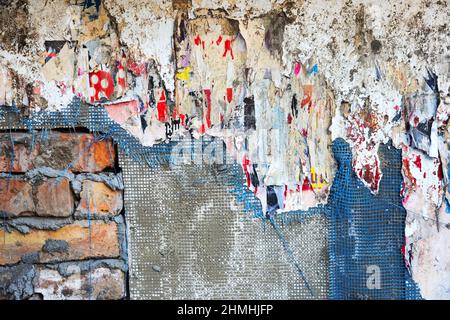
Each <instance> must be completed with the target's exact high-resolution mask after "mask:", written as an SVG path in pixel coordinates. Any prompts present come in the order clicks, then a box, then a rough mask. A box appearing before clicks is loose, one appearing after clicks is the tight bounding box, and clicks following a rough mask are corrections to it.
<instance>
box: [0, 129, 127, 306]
mask: <svg viewBox="0 0 450 320" xmlns="http://www.w3.org/2000/svg"><path fill="white" fill-rule="evenodd" d="M0 141H1V145H0V154H1V156H0V171H1V173H0V213H1V215H2V221H1V223H0V224H1V231H0V238H1V239H2V240H1V241H0V299H44V300H47V299H121V298H125V297H126V278H127V260H126V239H125V224H124V219H123V216H122V208H123V199H122V190H123V183H122V178H121V175H120V173H118V174H116V173H114V171H113V170H114V168H115V166H116V152H115V149H114V146H113V144H112V143H111V141H110V140H102V141H97V138H96V137H94V136H93V135H92V134H86V133H72V132H71V133H67V132H62V133H61V132H57V131H47V130H46V131H35V132H32V133H29V132H26V133H25V132H9V131H8V132H0Z"/></svg>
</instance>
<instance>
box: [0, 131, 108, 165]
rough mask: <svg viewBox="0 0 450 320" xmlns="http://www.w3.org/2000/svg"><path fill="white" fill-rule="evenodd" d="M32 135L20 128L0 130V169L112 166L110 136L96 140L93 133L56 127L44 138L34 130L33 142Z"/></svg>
mask: <svg viewBox="0 0 450 320" xmlns="http://www.w3.org/2000/svg"><path fill="white" fill-rule="evenodd" d="M11 138H12V140H13V141H14V148H12V145H13V144H12V143H11ZM31 138H32V135H31V134H29V133H23V132H13V133H12V134H11V135H10V134H9V133H0V172H9V171H10V169H12V171H13V172H26V171H28V170H30V169H34V168H38V167H51V168H54V169H60V170H64V169H67V168H69V170H71V171H74V172H99V171H103V170H104V169H106V168H111V167H113V166H114V161H115V150H114V147H113V144H112V141H111V140H102V141H97V142H95V140H94V136H93V135H92V134H87V133H61V132H57V131H49V132H48V134H47V138H46V139H44V140H42V139H41V132H36V134H35V142H34V145H33V144H32V143H31V142H32V139H31ZM12 150H14V159H13V163H12V168H11V158H12V155H13V152H12Z"/></svg>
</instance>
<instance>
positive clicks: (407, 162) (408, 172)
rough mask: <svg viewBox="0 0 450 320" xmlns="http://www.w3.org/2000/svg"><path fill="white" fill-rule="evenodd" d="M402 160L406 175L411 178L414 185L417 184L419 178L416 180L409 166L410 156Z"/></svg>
mask: <svg viewBox="0 0 450 320" xmlns="http://www.w3.org/2000/svg"><path fill="white" fill-rule="evenodd" d="M402 162H403V172H404V174H405V176H406V177H408V178H409V180H411V183H412V184H413V186H415V185H416V182H417V180H416V178H414V176H413V175H412V174H411V169H410V167H409V160H408V158H404V159H403V160H402Z"/></svg>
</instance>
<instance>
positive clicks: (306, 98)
mask: <svg viewBox="0 0 450 320" xmlns="http://www.w3.org/2000/svg"><path fill="white" fill-rule="evenodd" d="M312 90H313V87H312V85H304V86H303V99H302V101H301V103H300V106H301V107H302V108H304V107H305V106H308V112H310V111H311V105H312V100H311V96H312Z"/></svg>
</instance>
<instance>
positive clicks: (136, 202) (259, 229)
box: [119, 154, 328, 299]
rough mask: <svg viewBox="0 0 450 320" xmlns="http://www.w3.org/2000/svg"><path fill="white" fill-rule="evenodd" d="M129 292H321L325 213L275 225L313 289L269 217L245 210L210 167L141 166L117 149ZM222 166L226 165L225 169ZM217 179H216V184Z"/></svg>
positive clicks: (233, 295)
mask: <svg viewBox="0 0 450 320" xmlns="http://www.w3.org/2000/svg"><path fill="white" fill-rule="evenodd" d="M119 162H120V166H121V167H122V170H123V178H124V185H125V194H124V201H125V211H126V216H127V221H128V225H129V228H130V230H129V238H130V239H129V244H130V246H129V263H130V298H131V299H219V298H220V299H301V298H303V299H311V298H313V299H325V298H327V297H328V272H327V270H328V251H327V250H328V249H327V227H326V220H325V216H324V215H320V214H317V215H314V216H312V217H309V218H306V219H304V220H303V222H297V223H291V224H289V225H281V224H280V225H279V229H280V230H281V232H282V233H283V237H284V238H285V240H287V242H288V243H289V246H290V249H291V250H292V253H293V256H294V257H295V259H296V260H297V261H299V262H300V267H301V269H302V271H303V272H304V274H305V276H306V278H307V280H308V283H309V285H310V287H311V289H312V291H313V293H314V296H312V295H311V294H310V292H309V291H308V289H307V288H306V286H305V284H304V282H303V281H302V280H301V278H300V276H299V274H298V273H297V271H296V269H295V268H294V266H293V264H292V261H291V260H290V257H289V254H288V253H287V252H286V250H285V249H284V248H283V245H282V242H281V241H280V239H279V237H278V235H277V234H276V232H275V231H274V229H273V227H272V226H271V225H270V224H268V223H263V222H262V221H261V220H260V219H255V218H252V217H251V216H250V215H249V214H245V213H243V212H244V210H243V206H242V205H240V204H238V203H236V198H235V196H234V195H233V194H232V193H231V191H230V188H229V187H226V186H224V184H223V183H220V181H219V180H220V179H223V178H221V177H222V176H225V175H224V174H223V173H224V172H223V167H222V170H221V171H220V174H219V173H218V171H217V168H216V167H214V166H206V165H203V166H199V165H197V166H196V165H184V166H183V167H179V168H169V167H165V168H164V167H163V166H162V167H159V168H151V167H147V166H142V165H141V164H139V163H137V162H135V161H133V160H132V159H130V158H129V157H128V156H126V155H124V154H120V156H119ZM225 170H226V169H225ZM218 182H219V183H218Z"/></svg>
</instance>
